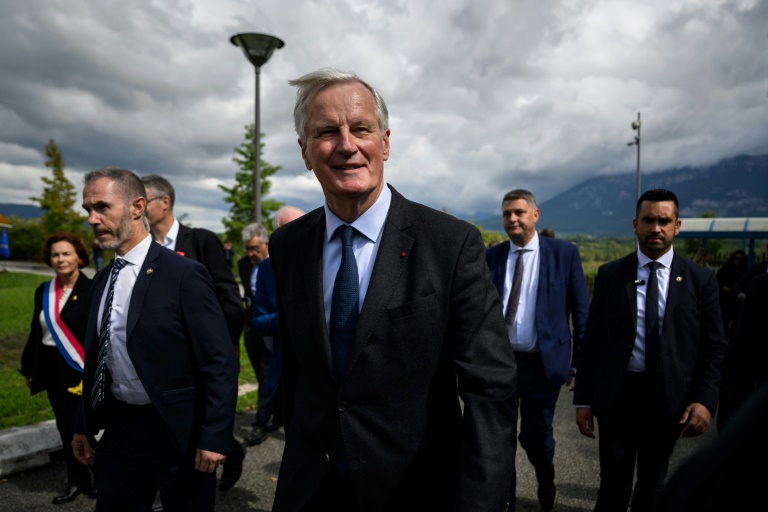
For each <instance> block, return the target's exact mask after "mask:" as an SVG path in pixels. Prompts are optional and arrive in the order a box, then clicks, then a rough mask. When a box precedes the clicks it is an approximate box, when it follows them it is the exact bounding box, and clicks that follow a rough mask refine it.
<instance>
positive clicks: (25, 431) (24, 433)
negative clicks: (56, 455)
mask: <svg viewBox="0 0 768 512" xmlns="http://www.w3.org/2000/svg"><path fill="white" fill-rule="evenodd" d="M61 448H62V446H61V437H59V431H58V430H57V429H56V420H48V421H43V422H41V423H34V424H32V425H26V426H23V427H14V428H9V429H5V430H0V477H5V476H8V475H11V474H13V473H19V472H21V471H26V470H27V469H32V468H38V467H40V466H45V465H47V464H50V463H51V453H52V452H55V451H57V450H61Z"/></svg>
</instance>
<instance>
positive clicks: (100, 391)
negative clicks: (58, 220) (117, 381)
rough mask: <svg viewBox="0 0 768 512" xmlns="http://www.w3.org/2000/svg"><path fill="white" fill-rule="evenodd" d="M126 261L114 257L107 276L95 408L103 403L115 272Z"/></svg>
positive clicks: (100, 329) (97, 367) (92, 400)
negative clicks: (107, 287) (109, 273)
mask: <svg viewBox="0 0 768 512" xmlns="http://www.w3.org/2000/svg"><path fill="white" fill-rule="evenodd" d="M126 263H127V262H126V261H125V260H124V259H121V258H116V259H115V262H114V264H113V265H112V275H111V276H110V278H109V289H108V290H107V300H105V301H104V311H103V313H102V314H101V327H100V328H99V356H98V362H97V364H96V375H95V376H94V380H93V389H92V390H91V405H93V408H94V409H97V408H98V407H99V406H100V405H103V404H104V388H105V386H106V381H107V352H108V351H109V341H110V337H111V335H112V321H111V320H110V317H111V316H112V297H114V295H115V282H117V274H119V273H120V271H121V270H122V269H123V267H125V264H126Z"/></svg>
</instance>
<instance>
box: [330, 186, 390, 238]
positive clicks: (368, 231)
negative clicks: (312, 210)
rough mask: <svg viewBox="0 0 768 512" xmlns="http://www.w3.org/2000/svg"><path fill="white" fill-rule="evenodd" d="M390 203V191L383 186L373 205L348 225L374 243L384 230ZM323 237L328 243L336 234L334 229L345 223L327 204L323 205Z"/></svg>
mask: <svg viewBox="0 0 768 512" xmlns="http://www.w3.org/2000/svg"><path fill="white" fill-rule="evenodd" d="M391 203H392V191H390V190H389V187H388V186H386V184H385V185H384V187H383V188H382V190H381V194H379V197H378V199H376V202H375V203H373V205H372V206H371V207H370V208H368V209H367V210H366V211H365V212H363V214H362V215H361V216H359V217H358V218H357V219H355V220H354V222H352V224H350V226H352V227H353V228H355V229H356V230H357V231H359V232H360V233H362V234H363V235H365V237H366V238H368V239H369V240H371V241H372V242H374V243H375V242H376V241H377V240H378V238H379V236H381V232H382V231H383V228H384V223H385V222H386V220H387V213H389V205H390V204H391ZM323 207H324V208H325V236H326V237H327V241H328V242H330V241H331V238H332V237H333V234H334V233H335V232H336V228H338V227H339V226H344V225H346V222H344V221H343V220H341V219H340V218H338V217H337V216H336V214H334V213H333V212H332V211H331V209H330V208H329V207H328V202H327V201H326V203H325V205H324V206H323Z"/></svg>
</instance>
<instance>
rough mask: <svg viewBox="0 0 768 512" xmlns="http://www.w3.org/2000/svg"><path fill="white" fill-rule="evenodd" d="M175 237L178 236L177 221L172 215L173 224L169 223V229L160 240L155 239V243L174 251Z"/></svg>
mask: <svg viewBox="0 0 768 512" xmlns="http://www.w3.org/2000/svg"><path fill="white" fill-rule="evenodd" d="M177 238H179V221H178V219H176V217H174V218H173V224H171V229H169V230H168V232H167V233H166V234H165V238H163V239H162V240H157V243H159V244H160V245H162V246H163V247H165V248H167V249H170V250H172V251H175V250H176V239H177Z"/></svg>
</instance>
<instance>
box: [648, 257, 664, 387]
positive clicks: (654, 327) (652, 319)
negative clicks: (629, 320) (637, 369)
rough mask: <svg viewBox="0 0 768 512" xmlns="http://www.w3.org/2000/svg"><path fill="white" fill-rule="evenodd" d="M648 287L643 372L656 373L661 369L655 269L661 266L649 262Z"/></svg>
mask: <svg viewBox="0 0 768 512" xmlns="http://www.w3.org/2000/svg"><path fill="white" fill-rule="evenodd" d="M646 266H647V267H648V270H649V274H648V286H646V288H645V370H646V371H648V372H657V371H659V368H660V367H661V334H660V332H659V282H658V279H657V278H656V269H658V268H659V267H660V266H661V264H660V263H657V262H655V261H651V262H650V263H648V264H647V265H646Z"/></svg>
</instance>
